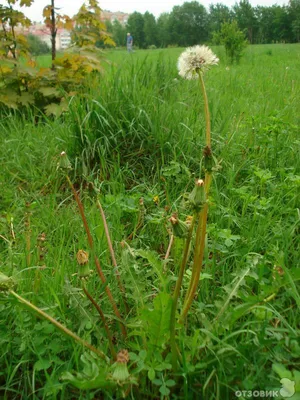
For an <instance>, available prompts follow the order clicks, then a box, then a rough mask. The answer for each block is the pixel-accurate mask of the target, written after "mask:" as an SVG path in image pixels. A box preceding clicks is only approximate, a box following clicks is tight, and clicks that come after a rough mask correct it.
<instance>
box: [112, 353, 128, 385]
mask: <svg viewBox="0 0 300 400" xmlns="http://www.w3.org/2000/svg"><path fill="white" fill-rule="evenodd" d="M128 361H129V354H128V351H127V350H121V351H120V352H119V353H118V354H117V361H116V363H115V364H114V365H113V367H114V372H113V375H112V378H113V379H114V380H115V381H117V382H124V381H126V380H127V379H128V378H129V376H130V374H129V372H128V368H127V363H128Z"/></svg>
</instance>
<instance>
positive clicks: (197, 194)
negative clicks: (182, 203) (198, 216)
mask: <svg viewBox="0 0 300 400" xmlns="http://www.w3.org/2000/svg"><path fill="white" fill-rule="evenodd" d="M189 201H190V203H191V205H192V208H193V209H194V211H196V212H199V211H200V210H201V209H202V207H203V206H204V204H205V202H206V195H205V188H204V181H203V180H202V179H198V180H197V181H196V183H195V187H194V189H193V190H192V192H191V193H190V195H189Z"/></svg>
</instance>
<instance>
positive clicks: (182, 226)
mask: <svg viewBox="0 0 300 400" xmlns="http://www.w3.org/2000/svg"><path fill="white" fill-rule="evenodd" d="M169 221H170V222H171V225H172V230H173V235H174V236H175V237H179V238H186V237H187V235H188V233H189V229H190V227H189V225H188V224H186V223H185V222H183V221H181V220H180V219H179V218H178V217H177V214H176V213H174V214H173V215H172V216H171V218H170V219H169Z"/></svg>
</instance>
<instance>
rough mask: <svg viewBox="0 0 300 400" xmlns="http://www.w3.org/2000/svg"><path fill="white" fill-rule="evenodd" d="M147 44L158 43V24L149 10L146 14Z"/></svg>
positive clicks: (145, 31)
mask: <svg viewBox="0 0 300 400" xmlns="http://www.w3.org/2000/svg"><path fill="white" fill-rule="evenodd" d="M144 36H145V46H146V47H148V46H151V45H157V25H156V20H155V17H154V15H153V14H150V13H149V12H148V11H147V12H145V14H144Z"/></svg>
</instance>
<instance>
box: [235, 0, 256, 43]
mask: <svg viewBox="0 0 300 400" xmlns="http://www.w3.org/2000/svg"><path fill="white" fill-rule="evenodd" d="M233 10H234V12H235V16H236V19H237V22H238V25H239V28H240V29H242V30H245V31H246V32H247V36H248V40H249V42H250V43H253V42H254V33H255V28H257V20H256V18H255V13H254V9H253V7H252V6H251V4H250V3H249V0H241V1H240V2H239V3H238V4H236V5H235V6H234V7H233Z"/></svg>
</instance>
